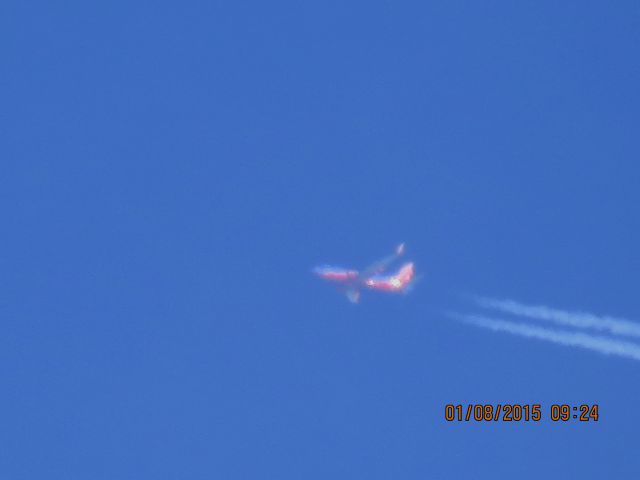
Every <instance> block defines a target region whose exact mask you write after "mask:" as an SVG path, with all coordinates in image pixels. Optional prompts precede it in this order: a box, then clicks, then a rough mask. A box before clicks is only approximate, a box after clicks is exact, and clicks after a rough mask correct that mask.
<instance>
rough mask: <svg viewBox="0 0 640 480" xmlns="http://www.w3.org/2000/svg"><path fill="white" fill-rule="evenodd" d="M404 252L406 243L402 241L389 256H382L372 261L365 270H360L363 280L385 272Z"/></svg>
mask: <svg viewBox="0 0 640 480" xmlns="http://www.w3.org/2000/svg"><path fill="white" fill-rule="evenodd" d="M403 253H404V243H401V244H400V245H398V246H397V247H396V250H395V252H393V255H389V256H387V257H384V258H381V259H380V260H378V261H376V262H374V263H372V264H371V265H369V266H368V267H367V268H365V269H364V270H363V271H361V272H360V275H359V277H360V278H361V279H363V280H366V279H367V278H369V277H372V276H373V275H378V274H379V273H382V272H384V271H385V270H386V269H387V267H389V265H391V264H392V263H393V262H394V261H396V260H397V259H398V258H399V257H400V256H401V255H402V254H403Z"/></svg>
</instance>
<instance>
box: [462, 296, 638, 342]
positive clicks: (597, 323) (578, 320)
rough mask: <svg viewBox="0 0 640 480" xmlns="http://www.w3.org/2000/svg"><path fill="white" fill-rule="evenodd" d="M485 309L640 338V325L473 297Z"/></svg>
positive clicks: (611, 318) (618, 319) (615, 319)
mask: <svg viewBox="0 0 640 480" xmlns="http://www.w3.org/2000/svg"><path fill="white" fill-rule="evenodd" d="M473 298H474V300H475V302H476V303H477V304H478V305H479V306H481V307H483V308H488V309H493V310H498V311H500V312H504V313H510V314H513V315H519V316H521V317H526V318H531V319H534V320H546V321H550V322H554V323H557V324H559V325H565V326H570V327H576V328H590V329H593V330H600V331H606V332H609V333H613V334H615V335H627V336H631V337H640V324H638V323H635V322H631V321H629V320H625V319H623V318H615V317H608V316H598V315H593V314H591V313H584V312H568V311H565V310H558V309H555V308H549V307H545V306H542V305H524V304H522V303H518V302H515V301H513V300H499V299H495V298H487V297H473Z"/></svg>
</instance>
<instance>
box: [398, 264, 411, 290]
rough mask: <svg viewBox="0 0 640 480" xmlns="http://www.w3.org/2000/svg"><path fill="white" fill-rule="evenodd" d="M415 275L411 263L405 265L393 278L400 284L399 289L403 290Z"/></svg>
mask: <svg viewBox="0 0 640 480" xmlns="http://www.w3.org/2000/svg"><path fill="white" fill-rule="evenodd" d="M414 275H415V267H414V265H413V262H409V263H405V264H404V265H403V266H402V267H401V268H400V270H399V271H398V273H396V274H395V275H394V277H395V278H397V279H398V281H399V282H400V288H404V287H406V286H407V285H409V284H410V283H411V280H413V277H414Z"/></svg>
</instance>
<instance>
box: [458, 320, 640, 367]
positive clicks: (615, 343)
mask: <svg viewBox="0 0 640 480" xmlns="http://www.w3.org/2000/svg"><path fill="white" fill-rule="evenodd" d="M449 315H450V316H452V317H454V318H456V319H457V320H460V321H462V322H464V323H468V324H471V325H475V326H477V327H481V328H486V329H488V330H493V331H495V332H506V333H511V334H513V335H520V336H522V337H527V338H537V339H539V340H546V341H548V342H552V343H556V344H558V345H565V346H569V347H581V348H585V349H587V350H592V351H595V352H600V353H604V354H607V355H619V356H621V357H627V358H632V359H634V360H640V345H639V344H636V343H632V342H627V341H622V340H617V339H612V338H608V337H601V336H597V335H590V334H586V333H582V332H570V331H565V330H552V329H548V328H542V327H537V326H533V325H529V324H522V323H515V322H508V321H505V320H498V319H494V318H488V317H484V316H481V315H462V314H456V313H450V314H449Z"/></svg>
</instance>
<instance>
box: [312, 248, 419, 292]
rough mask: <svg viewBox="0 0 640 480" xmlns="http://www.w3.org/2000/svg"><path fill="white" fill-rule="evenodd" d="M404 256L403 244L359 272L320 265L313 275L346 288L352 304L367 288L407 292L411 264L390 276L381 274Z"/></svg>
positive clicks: (412, 266)
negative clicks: (362, 290)
mask: <svg viewBox="0 0 640 480" xmlns="http://www.w3.org/2000/svg"><path fill="white" fill-rule="evenodd" d="M403 254H404V243H401V244H400V245H398V246H397V247H396V249H395V251H394V253H393V254H392V255H389V256H388V257H385V258H383V259H381V260H378V261H377V262H375V263H374V264H372V265H371V266H369V267H367V268H365V269H364V270H362V271H361V272H359V271H357V270H353V269H347V268H342V267H335V266H331V265H321V266H319V267H316V268H314V269H313V273H315V274H316V275H317V276H319V277H320V278H322V279H324V280H329V281H332V282H338V283H341V284H343V285H345V286H346V291H345V293H346V295H347V298H348V299H349V301H351V302H352V303H358V301H359V300H360V290H361V289H362V288H367V289H370V290H378V291H382V292H390V293H401V292H407V291H408V287H409V286H410V285H411V282H412V280H413V279H414V276H415V267H414V264H413V262H407V263H405V264H404V265H402V266H401V267H400V269H399V270H398V271H397V272H396V273H394V274H391V275H383V274H382V273H383V272H384V271H385V270H386V269H387V268H388V267H389V265H391V264H392V263H393V262H394V261H396V260H397V259H398V258H399V257H401V256H402V255H403Z"/></svg>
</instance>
